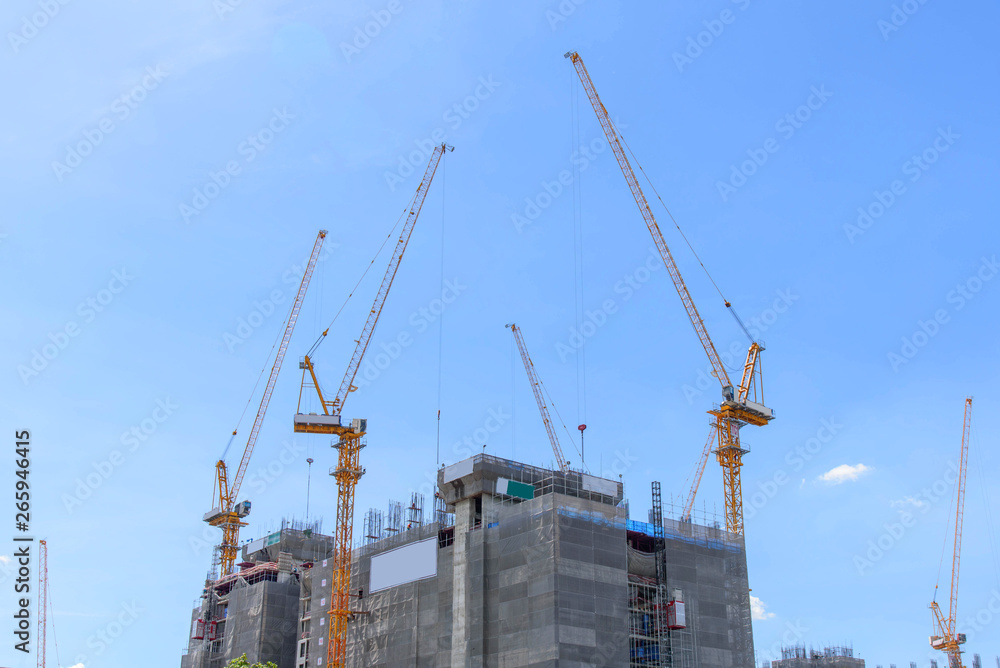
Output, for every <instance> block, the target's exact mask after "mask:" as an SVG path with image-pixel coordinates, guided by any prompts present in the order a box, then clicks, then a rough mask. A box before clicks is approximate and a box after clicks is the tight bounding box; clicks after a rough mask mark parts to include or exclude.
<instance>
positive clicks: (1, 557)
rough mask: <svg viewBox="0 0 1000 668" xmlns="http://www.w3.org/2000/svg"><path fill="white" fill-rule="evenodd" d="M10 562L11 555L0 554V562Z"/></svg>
mask: <svg viewBox="0 0 1000 668" xmlns="http://www.w3.org/2000/svg"><path fill="white" fill-rule="evenodd" d="M9 563H10V557H8V556H6V555H3V554H0V564H9Z"/></svg>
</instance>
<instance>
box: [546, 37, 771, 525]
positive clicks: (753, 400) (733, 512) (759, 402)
mask: <svg viewBox="0 0 1000 668" xmlns="http://www.w3.org/2000/svg"><path fill="white" fill-rule="evenodd" d="M565 57H566V58H569V59H570V61H571V62H572V63H573V66H574V68H575V69H576V72H577V74H578V75H579V77H580V81H581V82H582V83H583V87H584V89H585V90H586V92H587V97H588V98H589V99H590V103H591V106H593V108H594V113H596V114H597V120H598V121H600V123H601V127H602V128H603V129H604V134H605V135H606V136H607V138H608V144H609V145H610V146H611V149H612V151H613V152H614V154H615V158H617V159H618V166H619V167H620V168H621V171H622V174H624V175H625V180H626V181H627V182H628V186H629V189H630V190H631V191H632V196H633V197H634V198H635V203H636V205H637V206H638V207H639V211H640V212H641V214H642V217H643V219H644V220H645V221H646V226H647V227H648V228H649V233H650V235H652V237H653V242H654V243H655V244H656V247H657V249H658V250H659V252H660V256H661V257H662V258H663V263H664V265H666V267H667V272H668V273H669V274H670V278H671V280H673V283H674V288H676V290H677V294H678V296H679V297H680V299H681V303H682V304H683V305H684V309H685V311H687V315H688V318H689V319H690V320H691V325H692V326H693V327H694V330H695V333H696V334H697V335H698V339H699V340H700V341H701V345H702V347H703V348H704V349H705V353H706V354H707V355H708V359H709V361H710V362H711V364H712V375H713V376H715V377H716V378H717V379H718V381H719V383H720V384H721V385H722V402H721V403H720V405H719V406H718V407H715V408H713V409H712V410H710V411H708V413H709V414H710V415H712V416H714V417H715V424H716V430H717V433H718V440H717V443H716V449H715V450H714V452H715V455H716V459H717V460H718V462H719V464H720V465H721V466H722V470H723V483H724V491H725V497H726V529H727V530H728V531H730V532H732V533H735V534H739V535H742V534H743V490H742V487H741V484H740V467H742V466H743V455H744V454H746V453H747V452H748V451H747V450H745V449H743V447H742V446H741V445H740V429H742V428H743V427H744V426H746V425H748V424H751V425H754V426H763V425H766V424H767V423H768V422H770V421H771V420H772V419H774V412H773V411H772V410H771V409H770V408H767V407H766V406H765V405H764V404H763V401H764V394H763V382H762V378H761V370H760V353H761V352H762V351H763V350H764V348H763V346H761V345H760V344H759V343H757V342H756V341H752V342H751V344H750V349H749V351H747V359H746V363H745V365H744V367H743V378H742V380H741V381H740V385H739V387H737V388H734V387H733V384H732V382H731V381H730V380H729V374H728V373H727V372H726V367H725V366H724V365H723V364H722V359H721V358H720V357H719V354H718V352H717V351H716V349H715V344H714V343H712V339H711V337H709V335H708V330H707V329H706V328H705V323H704V322H703V321H702V319H701V315H700V314H699V313H698V309H697V307H696V306H695V304H694V300H693V299H692V297H691V294H690V292H688V289H687V285H686V284H685V283H684V279H683V278H682V277H681V273H680V270H679V269H678V268H677V263H676V262H674V257H673V255H672V254H671V252H670V249H669V248H668V247H667V242H666V240H665V239H664V238H663V233H662V232H660V227H659V225H658V224H657V222H656V218H655V217H654V216H653V211H652V209H651V208H650V206H649V203H648V202H647V201H646V196H645V195H644V194H643V192H642V188H641V187H640V186H639V180H638V179H637V178H636V176H635V172H633V171H632V165H631V163H630V162H629V160H628V157H626V155H625V150H624V149H623V148H622V143H623V140H622V139H621V137H620V136H619V134H618V130H617V129H616V128H615V126H614V122H613V121H612V120H611V116H610V115H609V114H608V110H607V109H605V107H604V104H603V103H602V102H601V98H600V97H598V95H597V89H596V88H595V87H594V82H593V81H592V80H591V78H590V74H588V72H587V68H586V67H585V66H584V64H583V59H582V58H581V57H580V54H578V53H577V52H576V51H570V52H568V53H567V54H566V56H565ZM726 306H727V307H730V304H729V302H726Z"/></svg>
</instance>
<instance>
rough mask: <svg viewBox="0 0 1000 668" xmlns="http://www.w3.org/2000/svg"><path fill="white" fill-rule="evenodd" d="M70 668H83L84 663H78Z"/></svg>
mask: <svg viewBox="0 0 1000 668" xmlns="http://www.w3.org/2000/svg"><path fill="white" fill-rule="evenodd" d="M69 668H83V664H82V663H78V664H76V665H75V666H70V667H69Z"/></svg>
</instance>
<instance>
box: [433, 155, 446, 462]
mask: <svg viewBox="0 0 1000 668" xmlns="http://www.w3.org/2000/svg"><path fill="white" fill-rule="evenodd" d="M446 153H447V151H442V154H441V157H442V158H443V159H442V160H441V181H442V183H441V273H440V282H439V285H438V290H439V294H440V295H441V296H442V297H443V296H444V222H445V215H444V214H445V193H446V192H447V185H448V179H447V165H448V161H447V159H445V154H446ZM443 359H444V309H442V310H441V315H440V316H438V379H437V380H438V382H437V447H436V452H437V464H436V466H435V470H437V467H440V466H441V379H442V373H441V370H442V368H443V362H442V360H443Z"/></svg>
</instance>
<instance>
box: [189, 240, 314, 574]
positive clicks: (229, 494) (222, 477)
mask: <svg viewBox="0 0 1000 668" xmlns="http://www.w3.org/2000/svg"><path fill="white" fill-rule="evenodd" d="M326 234H327V232H326V230H320V231H319V234H318V235H317V236H316V242H315V243H314V244H313V249H312V254H311V255H310V256H309V263H308V264H307V265H306V270H305V272H304V273H303V274H302V283H301V284H300V285H299V291H298V293H296V295H295V301H294V302H293V303H292V309H291V311H290V312H289V314H288V322H287V323H285V333H284V335H283V336H282V337H281V343H280V344H279V345H278V352H277V354H276V355H275V357H274V364H273V365H272V366H271V375H270V376H269V377H268V379H267V385H266V387H265V388H264V395H263V396H262V397H261V400H260V406H259V407H258V408H257V416H256V417H255V418H254V422H253V427H252V428H251V429H250V436H249V438H248V439H247V444H246V447H245V448H244V449H243V458H242V459H241V460H240V465H239V468H237V469H236V475H235V476H234V477H233V479H232V481H230V480H229V473H228V470H227V468H226V461H225V460H226V451H228V450H229V445H227V446H226V451H223V453H222V457H221V458H220V459H219V461H218V462H216V464H215V472H216V490H214V491H213V495H212V496H213V502H215V503H217V504H218V505H216V506H215V508H213V509H212V510H210V511H209V512H207V513H205V516H204V520H205V521H206V522H208V524H209V525H211V526H217V527H220V528H221V529H222V544H221V545H219V555H220V558H221V566H220V573H219V576H220V577H224V576H226V575H230V574H231V573H232V572H233V567H234V565H235V563H236V554H237V552H238V550H239V544H240V540H239V539H240V527H245V526H246V525H247V524H246V522H244V521H243V518H245V517H246V516H247V515H249V514H250V502H249V501H242V502H240V503H236V498H237V495H238V494H239V493H240V486H241V485H242V484H243V476H244V475H245V474H246V471H247V466H248V465H249V464H250V455H252V454H253V449H254V446H255V445H256V443H257V436H258V435H259V434H260V427H261V424H262V423H263V422H264V415H265V413H267V406H268V404H269V403H270V401H271V394H272V393H273V392H274V385H275V383H276V382H277V381H278V372H279V371H281V363H282V361H284V359H285V351H286V350H287V349H288V342H289V341H290V340H291V338H292V331H293V330H294V329H295V323H296V321H297V320H298V318H299V311H300V310H301V308H302V301H303V299H305V296H306V288H308V287H309V280H310V279H311V278H312V275H313V270H314V269H315V268H316V261H317V259H319V252H320V249H321V248H322V247H323V240H324V239H325V238H326ZM235 437H236V432H235V431H234V432H233V435H232V437H231V438H230V439H229V444H230V445H231V444H232V442H233V439H234V438H235ZM215 492H217V495H216V493H215Z"/></svg>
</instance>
